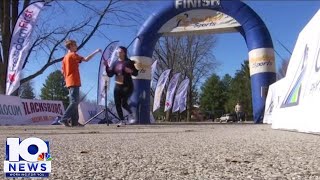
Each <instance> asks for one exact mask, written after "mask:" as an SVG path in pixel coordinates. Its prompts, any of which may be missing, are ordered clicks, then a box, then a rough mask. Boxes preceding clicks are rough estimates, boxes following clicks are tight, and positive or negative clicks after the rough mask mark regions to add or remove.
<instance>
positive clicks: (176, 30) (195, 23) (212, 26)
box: [158, 9, 241, 35]
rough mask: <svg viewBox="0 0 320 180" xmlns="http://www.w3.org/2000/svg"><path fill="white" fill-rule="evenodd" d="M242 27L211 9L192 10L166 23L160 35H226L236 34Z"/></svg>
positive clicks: (228, 17)
mask: <svg viewBox="0 0 320 180" xmlns="http://www.w3.org/2000/svg"><path fill="white" fill-rule="evenodd" d="M240 26H241V25H240V24H239V23H238V22H237V21H236V20H235V19H233V18H232V17H230V16H228V15H226V14H224V13H222V12H219V11H215V10H211V9H197V10H190V11H186V12H183V13H181V14H178V15H177V16H175V17H174V18H172V19H170V20H169V21H168V22H167V23H165V24H164V25H163V26H162V27H161V28H160V30H159V31H158V33H161V34H165V35H170V34H185V33H226V32H236V31H237V30H236V27H240Z"/></svg>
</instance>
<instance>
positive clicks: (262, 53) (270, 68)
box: [249, 48, 276, 76]
mask: <svg viewBox="0 0 320 180" xmlns="http://www.w3.org/2000/svg"><path fill="white" fill-rule="evenodd" d="M249 66H250V75H251V76H252V75H254V74H258V73H263V72H276V67H275V57H274V50H273V49H272V48H259V49H254V50H251V51H250V52H249Z"/></svg>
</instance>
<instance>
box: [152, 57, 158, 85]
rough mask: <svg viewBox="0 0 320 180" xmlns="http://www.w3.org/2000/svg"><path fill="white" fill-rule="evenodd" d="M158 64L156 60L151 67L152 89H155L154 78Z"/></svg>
mask: <svg viewBox="0 0 320 180" xmlns="http://www.w3.org/2000/svg"><path fill="white" fill-rule="evenodd" d="M157 63H158V60H155V61H154V62H153V64H152V65H151V83H150V86H151V88H152V87H153V84H154V76H155V73H156V72H157Z"/></svg>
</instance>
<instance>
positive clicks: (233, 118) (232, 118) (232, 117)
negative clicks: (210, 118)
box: [219, 113, 237, 123]
mask: <svg viewBox="0 0 320 180" xmlns="http://www.w3.org/2000/svg"><path fill="white" fill-rule="evenodd" d="M219 119H220V123H222V122H236V119H237V118H236V115H235V114H232V113H229V114H223V115H222V116H221V117H220V118H219Z"/></svg>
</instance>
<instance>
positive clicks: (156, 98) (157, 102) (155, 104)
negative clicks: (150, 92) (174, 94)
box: [153, 69, 171, 112]
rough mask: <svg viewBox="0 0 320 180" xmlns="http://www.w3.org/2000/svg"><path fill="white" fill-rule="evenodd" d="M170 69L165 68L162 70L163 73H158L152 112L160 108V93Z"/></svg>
mask: <svg viewBox="0 0 320 180" xmlns="http://www.w3.org/2000/svg"><path fill="white" fill-rule="evenodd" d="M170 71H171V69H167V70H165V71H163V73H162V74H161V75H160V77H159V79H158V83H157V87H156V91H155V93H154V100H153V112H154V111H156V110H157V109H158V108H160V102H161V95H162V92H163V90H164V87H165V85H166V83H167V80H168V79H169V74H170Z"/></svg>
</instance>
